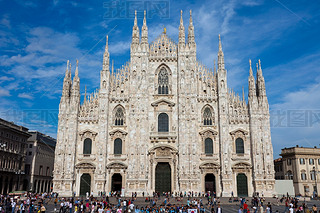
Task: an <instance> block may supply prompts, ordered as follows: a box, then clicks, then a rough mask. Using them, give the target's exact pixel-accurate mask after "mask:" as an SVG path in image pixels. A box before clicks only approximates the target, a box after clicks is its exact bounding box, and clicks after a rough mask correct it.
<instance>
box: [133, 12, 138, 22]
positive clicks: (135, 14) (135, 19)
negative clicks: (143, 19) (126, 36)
mask: <svg viewBox="0 0 320 213" xmlns="http://www.w3.org/2000/svg"><path fill="white" fill-rule="evenodd" d="M137 24H138V21H137V11H136V10H135V11H134V25H135V26H136V25H137Z"/></svg>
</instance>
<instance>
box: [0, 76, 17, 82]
mask: <svg viewBox="0 0 320 213" xmlns="http://www.w3.org/2000/svg"><path fill="white" fill-rule="evenodd" d="M13 80H14V78H12V77H8V76H1V77H0V82H3V81H13Z"/></svg>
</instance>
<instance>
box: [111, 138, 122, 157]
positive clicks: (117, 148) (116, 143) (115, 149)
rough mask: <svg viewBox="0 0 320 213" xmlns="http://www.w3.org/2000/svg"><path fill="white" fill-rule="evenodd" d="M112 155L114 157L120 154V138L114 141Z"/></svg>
mask: <svg viewBox="0 0 320 213" xmlns="http://www.w3.org/2000/svg"><path fill="white" fill-rule="evenodd" d="M113 154H115V155H121V154H122V140H121V139H120V138H117V139H115V140H114V146H113Z"/></svg>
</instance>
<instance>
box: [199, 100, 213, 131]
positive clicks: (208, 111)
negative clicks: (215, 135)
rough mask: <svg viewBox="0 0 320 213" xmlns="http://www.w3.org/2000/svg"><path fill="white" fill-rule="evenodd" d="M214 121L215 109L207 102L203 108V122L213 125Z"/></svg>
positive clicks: (205, 124) (206, 124)
mask: <svg viewBox="0 0 320 213" xmlns="http://www.w3.org/2000/svg"><path fill="white" fill-rule="evenodd" d="M214 123H215V122H214V110H213V108H212V106H210V105H209V104H206V105H204V106H203V108H202V110H201V124H202V125H204V126H212V125H214Z"/></svg>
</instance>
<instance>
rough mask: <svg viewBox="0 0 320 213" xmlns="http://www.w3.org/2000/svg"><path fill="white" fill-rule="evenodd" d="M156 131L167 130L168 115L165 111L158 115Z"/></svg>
mask: <svg viewBox="0 0 320 213" xmlns="http://www.w3.org/2000/svg"><path fill="white" fill-rule="evenodd" d="M158 132H169V116H168V115H167V114H166V113H160V115H159V116H158Z"/></svg>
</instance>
